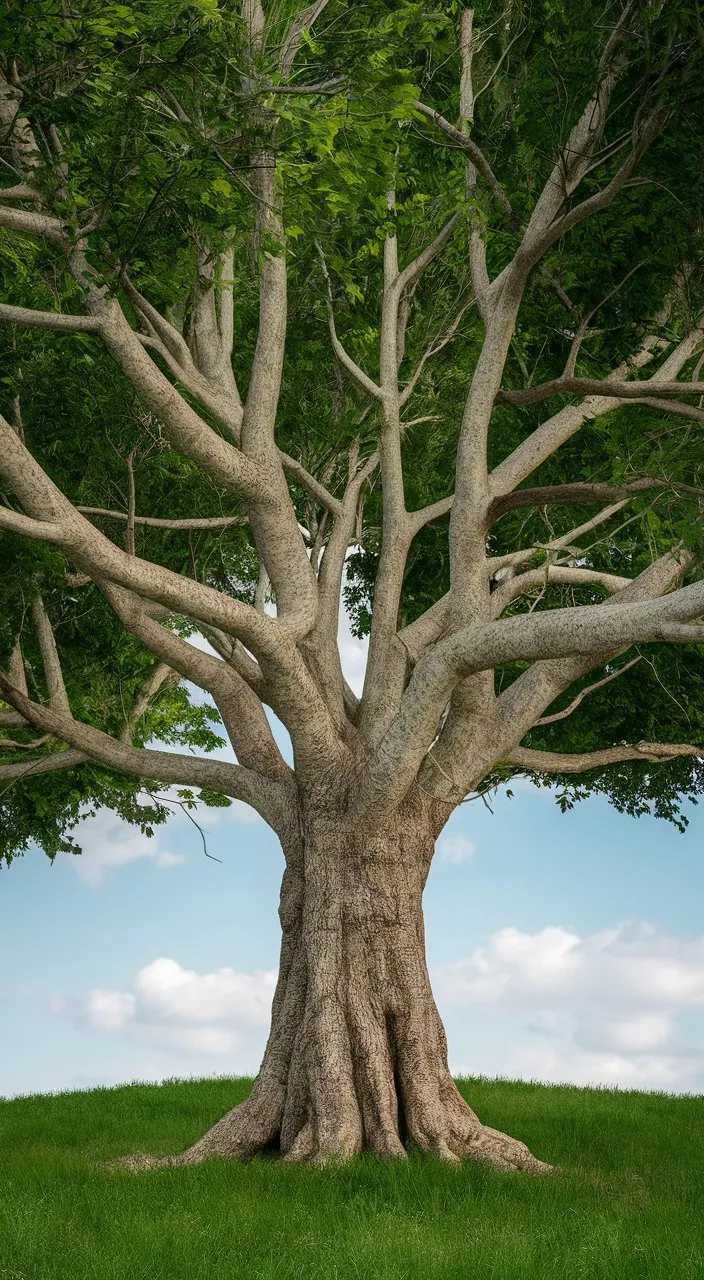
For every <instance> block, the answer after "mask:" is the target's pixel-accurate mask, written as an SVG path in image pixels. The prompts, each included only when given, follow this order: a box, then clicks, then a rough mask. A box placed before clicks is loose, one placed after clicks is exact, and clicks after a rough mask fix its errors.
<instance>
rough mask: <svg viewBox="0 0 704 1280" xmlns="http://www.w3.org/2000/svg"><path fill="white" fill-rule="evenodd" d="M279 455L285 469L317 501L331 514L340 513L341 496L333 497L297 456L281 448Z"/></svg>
mask: <svg viewBox="0 0 704 1280" xmlns="http://www.w3.org/2000/svg"><path fill="white" fill-rule="evenodd" d="M279 457H280V458H281V465H282V467H283V469H284V471H286V472H287V474H288V475H290V476H291V477H292V479H293V480H296V481H298V483H299V484H300V485H301V486H302V488H304V489H307V490H308V493H309V494H310V495H311V497H312V498H314V499H315V501H316V502H318V503H320V506H321V507H324V508H325V510H326V511H329V512H330V513H331V515H334V516H336V515H339V514H340V511H341V509H342V503H341V502H340V500H339V498H335V497H333V495H332V494H331V493H330V492H329V491H328V490H327V489H326V488H325V485H324V484H321V483H320V481H319V480H317V479H316V478H315V476H313V475H311V473H310V471H307V470H306V468H305V467H304V466H303V463H302V462H299V461H298V459H297V458H292V457H291V456H290V454H288V453H284V452H283V451H282V450H281V449H280V450H279Z"/></svg>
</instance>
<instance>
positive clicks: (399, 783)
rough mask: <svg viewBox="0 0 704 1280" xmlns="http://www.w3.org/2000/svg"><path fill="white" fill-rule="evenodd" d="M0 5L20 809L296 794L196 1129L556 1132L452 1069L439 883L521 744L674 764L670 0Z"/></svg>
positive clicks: (674, 250)
mask: <svg viewBox="0 0 704 1280" xmlns="http://www.w3.org/2000/svg"><path fill="white" fill-rule="evenodd" d="M8 9H9V11H10V12H11V14H12V16H13V22H12V30H11V32H10V33H7V32H6V33H5V35H4V37H3V39H4V60H3V63H2V66H3V73H2V79H1V80H0V124H1V125H2V129H3V131H4V132H3V138H4V147H5V164H4V169H3V171H4V173H5V174H6V175H7V181H8V182H9V185H7V186H6V187H5V188H4V190H3V191H2V193H1V196H0V228H2V229H3V236H2V241H1V243H0V254H1V255H2V256H1V261H2V269H3V273H4V276H5V280H6V297H7V298H8V301H6V302H4V303H3V304H2V305H1V306H0V319H1V320H2V321H3V322H5V323H4V328H3V339H2V340H3V343H4V348H5V356H6V366H5V367H6V376H5V378H4V393H3V394H4V397H5V401H6V414H7V416H6V417H4V418H2V419H1V420H0V441H1V446H2V447H1V451H0V474H1V475H2V479H3V487H4V489H3V495H2V505H1V506H0V529H2V530H4V533H3V534H2V535H0V536H1V537H2V539H3V551H4V558H5V564H6V572H5V575H4V580H3V585H2V588H0V589H1V590H2V593H3V601H4V605H5V610H4V620H3V623H2V633H1V634H0V644H1V645H2V647H3V652H4V655H5V669H4V670H2V671H1V672H0V693H1V694H2V698H3V699H4V703H5V707H6V709H5V710H0V717H1V719H2V724H3V725H4V726H5V728H6V731H7V732H8V733H9V734H10V735H11V736H9V737H8V738H6V739H4V740H3V741H2V744H1V748H0V749H1V751H2V760H3V761H4V763H0V781H1V782H2V784H3V786H4V787H5V791H4V792H3V795H2V796H1V797H0V802H1V803H2V804H3V806H4V813H5V817H6V828H5V829H6V835H5V844H4V851H5V854H6V856H7V857H10V856H11V855H12V854H13V853H16V852H20V851H21V850H22V849H23V848H25V847H26V846H27V843H28V842H29V841H30V840H31V839H33V838H40V840H41V842H42V843H43V844H44V847H45V848H46V849H47V852H48V853H49V854H50V855H51V856H53V854H54V853H55V852H56V851H57V850H59V849H62V848H75V845H74V844H73V842H72V840H71V837H70V830H71V828H72V827H73V826H74V825H75V823H76V821H77V819H78V817H79V816H80V814H81V813H82V812H85V808H86V806H87V805H90V804H97V803H103V804H109V805H111V806H112V807H113V808H115V809H116V810H117V811H118V812H120V813H122V814H123V815H124V816H126V817H128V818H129V819H130V820H131V821H135V822H139V823H141V824H142V825H143V826H145V827H148V826H149V825H150V824H151V823H153V822H155V821H160V820H163V818H164V815H165V812H166V806H167V804H168V801H169V798H170V797H169V795H167V796H166V798H164V797H163V796H161V795H160V794H159V793H158V791H155V788H158V787H159V786H161V785H166V786H169V785H172V786H175V787H176V788H178V789H179V790H178V791H177V793H176V796H177V799H178V800H180V802H181V803H184V804H192V803H195V801H196V799H197V798H200V799H202V800H203V801H204V802H205V803H227V798H228V797H236V798H238V799H240V800H243V801H245V802H246V803H248V804H250V805H252V806H253V807H254V808H255V809H256V810H257V811H258V812H259V813H260V814H261V815H262V817H263V818H264V819H265V820H266V821H267V822H268V823H269V825H270V826H271V827H272V829H273V830H274V831H275V832H276V834H277V836H278V837H279V839H280V841H281V845H282V848H283V851H284V855H285V860H286V870H285V874H284V879H283V885H282V891H281V905H280V918H281V925H282V935H283V938H282V950H281V963H280V970H279V979H278V985H277V989H276V994H275V997H274V1004H273V1011H272V1026H271V1033H270V1037H269V1042H268V1045H267V1049H266V1053H265V1057H264V1060H263V1063H262V1066H261V1070H260V1073H259V1076H258V1078H257V1081H256V1083H255V1086H254V1089H253V1091H252V1094H251V1097H250V1098H249V1099H248V1100H247V1101H246V1102H245V1103H243V1104H241V1105H240V1106H238V1107H236V1108H235V1109H234V1110H233V1111H232V1112H230V1113H229V1114H228V1115H227V1116H225V1117H224V1118H223V1119H222V1120H220V1121H219V1122H218V1123H217V1124H216V1125H215V1126H214V1128H213V1129H211V1130H210V1131H209V1133H207V1134H206V1135H205V1136H204V1137H203V1138H202V1139H201V1140H200V1141H199V1142H198V1143H196V1145H195V1146H194V1147H192V1148H191V1149H190V1150H189V1151H187V1152H185V1153H184V1154H183V1156H181V1157H179V1160H180V1161H181V1162H184V1163H192V1162H196V1161H199V1160H201V1159H204V1158H205V1157H207V1156H209V1155H213V1154H220V1155H227V1156H235V1157H242V1158H244V1157H249V1156H251V1155H253V1154H254V1153H256V1152H257V1151H259V1150H262V1149H264V1148H266V1147H270V1146H272V1145H277V1146H278V1147H279V1149H280V1150H281V1152H282V1153H283V1154H284V1155H285V1157H286V1158H287V1159H289V1160H315V1161H318V1162H323V1161H327V1160H338V1159H343V1158H346V1157H349V1156H351V1155H352V1154H354V1153H356V1152H358V1151H360V1150H361V1149H363V1148H368V1149H370V1150H372V1151H374V1152H375V1153H377V1154H379V1155H385V1156H386V1155H402V1154H403V1152H404V1150H405V1145H406V1143H407V1142H410V1143H413V1144H415V1145H416V1146H417V1147H419V1148H420V1149H422V1150H425V1151H430V1152H434V1153H436V1154H437V1155H439V1156H441V1157H443V1158H445V1159H449V1160H456V1159H458V1158H460V1157H464V1156H474V1157H477V1158H480V1159H483V1160H486V1161H489V1162H490V1163H492V1164H493V1165H495V1166H497V1167H499V1168H521V1169H531V1170H535V1171H539V1170H541V1169H543V1168H546V1167H547V1166H545V1165H543V1164H542V1162H541V1161H539V1160H538V1159H536V1158H535V1157H534V1156H533V1155H531V1153H530V1152H529V1151H528V1150H527V1148H526V1147H525V1146H524V1145H523V1144H522V1143H521V1142H519V1141H518V1140H516V1139H514V1138H511V1137H508V1136H507V1135H504V1134H500V1133H498V1132H496V1131H494V1130H492V1129H489V1128H487V1127H486V1126H484V1125H482V1124H481V1123H480V1121H479V1120H478V1118H477V1117H476V1116H475V1115H474V1113H473V1112H472V1111H471V1110H470V1109H469V1108H468V1107H467V1105H466V1104H465V1102H464V1101H463V1100H462V1098H461V1097H460V1094H459V1093H458V1091H457V1089H456V1087H455V1085H454V1083H453V1081H452V1078H451V1076H450V1074H449V1071H448V1066H447V1047H446V1041H445V1035H444V1031H443V1028H442V1024H441V1021H440V1018H439V1016H438V1013H437V1009H436V1007H435V1003H434V1000H433V996H432V992H431V989H430V984H429V980H428V974H427V970H426V963H425V955H424V940H423V917H422V904H421V898H422V892H423V887H424V884H425V881H426V878H427V875H428V871H429V869H430V864H431V860H432V856H433V849H434V844H435V841H436V839H437V837H438V835H439V833H440V832H441V830H442V828H443V827H444V825H445V824H446V822H447V821H448V818H449V817H450V815H451V813H452V812H453V810H454V809H455V808H456V806H457V805H458V804H460V803H462V801H463V800H464V799H465V798H466V797H467V796H468V795H470V794H478V793H481V792H483V791H485V790H486V789H487V788H488V787H490V786H494V785H496V784H497V783H498V782H499V781H501V780H505V779H507V778H510V777H511V776H512V775H513V774H515V773H521V772H528V773H530V774H532V775H533V776H536V777H541V778H547V779H550V780H554V779H557V780H559V781H560V782H561V783H562V784H563V791H562V792H561V798H562V803H563V804H570V803H572V802H573V800H574V799H575V798H576V797H578V796H579V795H580V794H582V793H583V791H584V790H585V789H586V790H589V789H595V788H597V789H603V790H606V791H607V792H608V793H609V794H610V795H611V797H612V799H613V800H614V802H615V803H617V804H620V805H621V806H622V807H626V808H630V809H631V811H639V810H642V809H643V808H644V807H646V808H647V807H651V806H652V805H655V807H656V810H657V811H658V812H662V813H663V814H665V815H666V816H673V817H675V819H676V820H678V821H679V820H680V819H679V817H678V814H679V799H680V797H682V796H689V797H690V798H695V797H696V795H697V794H698V792H699V791H700V790H701V787H702V769H701V765H700V763H699V762H700V760H701V758H702V755H703V754H704V747H702V745H701V743H702V741H704V735H703V733H702V730H703V729H704V700H703V699H702V690H701V675H700V673H699V672H700V666H699V664H700V661H701V648H700V641H701V639H702V630H701V618H702V615H703V614H704V581H703V580H701V578H699V576H698V559H697V556H698V534H699V524H700V511H701V500H700V495H701V488H700V487H699V479H700V475H699V472H700V467H701V461H702V455H701V446H700V444H699V434H698V433H699V424H700V423H701V421H702V420H703V419H704V410H703V409H702V408H701V407H700V404H699V397H701V395H702V394H703V393H704V383H702V382H701V381H700V380H699V377H700V368H701V358H700V357H699V352H700V350H701V348H702V344H703V342H704V330H703V329H702V327H701V320H700V315H701V310H702V304H701V272H700V262H701V250H700V243H701V226H700V215H699V208H700V204H699V196H700V187H701V177H700V174H701V164H700V161H701V148H700V141H699V138H698V136H697V133H696V130H695V129H694V128H693V122H694V120H695V111H696V105H697V93H698V83H699V80H700V76H701V41H700V29H699V26H698V17H697V13H696V9H695V8H694V7H693V8H692V10H691V11H689V10H688V8H687V6H686V5H681V6H677V12H676V13H672V12H671V11H670V10H669V9H668V8H667V7H665V6H658V5H647V6H645V5H643V6H641V5H639V4H633V3H630V4H627V5H626V7H625V8H624V9H623V11H622V12H620V14H617V13H616V12H615V11H614V10H613V8H611V7H610V8H607V10H606V12H605V13H603V14H602V13H601V12H600V10H598V9H597V8H596V7H595V6H591V5H590V4H589V3H587V4H586V5H585V6H583V7H582V11H581V12H580V15H579V17H577V16H576V15H575V14H574V12H573V11H572V9H571V7H568V8H567V9H563V8H562V7H561V6H560V5H559V4H557V5H555V4H549V5H548V4H546V5H545V6H544V7H543V8H541V9H540V12H539V13H536V14H532V13H529V12H527V11H524V10H523V9H522V8H521V6H520V4H513V3H512V4H511V5H510V6H509V7H508V8H506V9H501V8H495V7H494V6H493V4H492V3H491V2H490V0H487V3H486V5H485V7H484V8H482V9H481V11H479V12H478V13H477V15H476V20H475V15H474V14H473V12H472V11H469V10H467V11H461V10H460V9H459V8H457V7H456V6H455V4H454V3H445V4H444V5H443V6H441V7H440V9H439V10H437V11H433V12H428V11H426V10H425V9H424V7H423V6H422V5H421V4H417V3H411V2H410V0H404V3H401V4H395V5H389V4H387V3H386V2H385V0H369V2H368V3H366V2H365V3H361V4H359V5H355V6H354V7H353V8H352V9H347V8H345V6H344V5H343V4H342V3H340V2H338V0H327V2H326V0H315V2H314V3H312V4H311V5H309V6H308V7H307V8H304V9H296V8H295V6H292V5H290V4H288V3H287V0H271V4H270V7H269V9H268V10H267V11H265V10H263V9H262V6H261V4H260V3H259V0H243V3H242V5H241V6H240V5H235V4H234V3H229V2H228V0H220V3H219V4H218V2H217V0H199V2H198V3H186V2H185V0H183V2H182V3H176V4H174V3H169V4H168V5H166V4H164V3H161V0H156V2H155V0H150V3H149V4H142V3H140V2H139V0H130V3H124V4H116V3H107V4H106V3H104V2H103V0H101V3H100V4H95V3H93V0H76V2H75V3H73V4H64V3H62V4H60V5H59V4H56V3H55V2H54V0H24V3H23V4H22V5H21V7H18V6H13V5H10V6H9V7H8ZM558 62H559V63H560V64H561V65H562V67H565V66H566V64H568V65H567V67H566V71H565V74H564V75H563V73H562V72H561V70H560V66H559V65H558ZM419 86H422V87H419ZM480 143H481V145H480ZM289 295H290V302H289V303H287V296H289ZM287 306H288V318H287ZM597 313H598V316H597ZM285 344H286V352H285V350H284V348H285ZM546 402H548V404H549V406H550V407H549V409H545V408H544V405H545V403H546ZM411 405H413V407H411ZM526 481H528V482H529V485H528V486H526V484H525V482H526ZM147 512H148V514H146V513H147ZM605 531H606V532H605ZM346 565H348V578H347V584H346V587H345V574H346ZM343 588H344V589H346V591H347V593H348V602H349V606H350V608H351V609H352V610H353V611H354V613H355V616H356V618H357V624H358V626H359V627H360V628H361V629H362V630H364V629H365V628H367V629H369V632H370V644H369V661H368V667H367V673H366V679H365V685H364V693H363V696H362V697H361V699H358V698H357V697H356V696H355V695H354V693H353V692H352V691H351V689H350V688H349V687H348V686H347V684H346V682H345V679H344V675H343V672H342V669H341V664H340V656H339V651H338V646H337V628H338V617H339V610H340V599H341V593H342V590H343ZM267 599H271V600H273V601H275V605H276V614H275V616H272V614H271V610H270V611H269V612H267V611H266V610H265V607H264V606H265V604H266V601H267ZM196 631H197V632H200V633H201V634H202V635H203V636H205V637H206V638H207V639H208V641H209V642H210V646H211V652H205V651H203V650H202V649H200V648H196V647H195V646H194V645H193V644H191V643H190V642H189V639H188V637H189V635H191V634H193V633H194V632H196ZM642 646H646V647H645V649H642V648H641V647H642ZM215 655H217V656H215ZM636 662H638V663H639V664H641V663H642V665H639V666H635V663H636ZM644 671H647V673H648V674H647V676H646V675H644V674H643V673H644ZM183 681H189V682H191V683H192V684H195V685H196V686H199V687H200V689H202V690H204V691H205V692H206V693H207V694H208V695H210V697H211V698H212V700H213V702H214V704H215V707H216V708H217V713H218V715H217V717H216V718H215V719H213V717H214V715H215V713H214V712H213V713H209V712H208V710H207V709H204V708H203V707H201V706H198V705H194V704H192V703H191V702H190V701H189V698H188V695H187V693H186V691H185V690H184V686H183V683H182V682H183ZM673 687H674V688H676V690H677V693H676V694H675V693H673V691H672V690H673ZM621 691H623V692H621ZM267 710H270V711H273V712H274V713H275V715H276V716H277V717H278V718H279V719H280V720H281V721H282V722H283V724H284V725H285V727H286V729H287V731H288V733H289V735H290V738H291V742H292V747H293V759H294V765H293V768H291V767H289V765H288V764H287V763H286V762H285V761H284V759H283V757H282V755H281V753H280V751H279V748H278V746H277V744H276V742H275V739H274V737H273V734H272V731H271V727H270V722H269V719H268V717H267ZM218 719H219V720H220V721H221V722H222V725H223V726H224V729H225V731H226V733H227V736H228V738H229V740H230V742H231V743H232V746H233V748H234V751H235V753H236V757H237V761H238V763H237V764H229V763H224V762H222V761H218V760H213V759H208V758H207V753H208V751H209V750H210V749H211V748H212V747H213V746H214V745H215V744H216V743H217V742H218V741H219V739H218V737H217V734H216V729H215V724H216V721H217V720H218ZM629 727H631V728H632V729H635V732H636V735H637V734H638V733H639V732H640V733H641V735H642V736H641V737H637V736H636V740H633V739H631V740H628V739H627V738H626V737H625V734H626V733H627V732H628V730H629ZM653 727H654V729H655V733H654V734H653ZM645 734H647V735H648V736H647V737H646V736H644V735H645ZM37 735H38V736H37ZM155 738H156V739H161V740H162V741H163V740H167V741H170V742H171V743H172V744H178V743H186V744H189V745H191V746H198V747H200V748H201V749H202V750H203V751H204V752H205V755H201V756H200V757H196V756H194V755H192V754H179V753H178V752H174V751H162V750H157V749H155V748H153V747H151V746H149V745H147V744H148V743H149V742H150V741H153V740H154V739H155ZM676 738H681V739H682V740H676ZM575 778H576V779H577V783H576V784H575V785H572V783H574V779H575ZM195 791H197V792H198V797H196V795H195V794H194V792H195ZM145 792H146V793H147V795H148V796H149V797H150V799H149V803H147V804H145V802H144V794H145Z"/></svg>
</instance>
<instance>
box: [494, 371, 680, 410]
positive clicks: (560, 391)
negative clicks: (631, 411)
mask: <svg viewBox="0 0 704 1280" xmlns="http://www.w3.org/2000/svg"><path fill="white" fill-rule="evenodd" d="M645 385H646V386H647V389H648V391H652V392H653V394H654V395H655V396H680V395H681V396H701V395H704V382H676V381H673V382H669V381H668V382H665V381H660V380H658V378H657V376H654V377H653V378H647V379H646V380H645ZM643 389H644V383H643V382H616V381H610V380H609V379H608V378H604V379H603V380H600V379H599V378H553V379H552V381H551V382H542V383H539V384H538V385H537V386H535V387H525V388H524V389H523V390H522V391H499V392H498V394H497V396H496V399H497V402H498V403H499V404H511V405H526V404H536V403H537V401H538V400H547V399H548V397H549V396H562V395H578V396H599V397H600V398H605V397H613V398H615V399H617V400H638V399H639V398H640V397H641V396H642V394H643Z"/></svg>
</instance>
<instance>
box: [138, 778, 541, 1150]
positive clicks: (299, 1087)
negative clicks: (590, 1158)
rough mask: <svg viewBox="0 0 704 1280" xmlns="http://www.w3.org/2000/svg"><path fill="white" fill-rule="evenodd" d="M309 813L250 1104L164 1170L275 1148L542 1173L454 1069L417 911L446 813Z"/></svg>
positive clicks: (290, 858) (422, 807)
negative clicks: (375, 818)
mask: <svg viewBox="0 0 704 1280" xmlns="http://www.w3.org/2000/svg"><path fill="white" fill-rule="evenodd" d="M306 808H307V812H306V814H305V836H304V838H303V840H302V842H301V844H299V845H298V846H297V847H296V846H294V847H292V848H289V849H287V851H286V852H287V869H286V872H285V875H284V879H283V885H282V890H281V902H280V910H279V914H280V919H281V925H282V933H283V938H282V947H281V964H280V970H279V980H278V984H277V988H276V993H275V996H274V1003H273V1009H272V1023H271V1031H270V1035H269V1041H268V1044H267V1047H266V1052H265V1054H264V1059H263V1062H262V1066H261V1069H260V1072H259V1075H258V1076H257V1079H256V1081H255V1084H254V1087H253V1089H252V1093H251V1095H250V1097H249V1098H248V1099H247V1100H246V1101H245V1102H243V1103H240V1104H239V1106H237V1107H235V1108H234V1109H233V1110H232V1111H230V1112H228V1114H227V1115H225V1116H223V1118H222V1119H221V1120H219V1121H218V1122H217V1124H215V1125H214V1126H213V1128H212V1129H210V1130H209V1131H208V1132H207V1133H206V1134H205V1135H204V1136H203V1137H202V1138H201V1139H200V1140H199V1141H198V1142H197V1143H196V1144H195V1145H194V1146H193V1147H191V1148H189V1150H188V1151H185V1152H184V1153H183V1154H182V1155H180V1156H178V1157H176V1158H175V1159H174V1160H173V1161H169V1162H170V1163H177V1164H195V1163H198V1162H200V1161H201V1160H205V1159H208V1158H209V1157H211V1156H228V1157H233V1158H239V1159H248V1158H250V1157H251V1156H253V1155H254V1154H256V1153H257V1152H258V1151H262V1150H265V1149H269V1150H276V1151H278V1152H280V1153H281V1155H282V1156H283V1157H284V1158H285V1159H286V1160H289V1161H311V1162H314V1163H327V1162H331V1161H340V1160H346V1159H348V1158H349V1157H351V1156H353V1155H356V1154H357V1153H358V1152H361V1151H372V1152H374V1153H375V1154H376V1155H378V1156H403V1155H405V1153H406V1148H407V1147H408V1146H415V1147H417V1148H419V1149H420V1150H422V1151H426V1152H430V1153H432V1154H434V1155H437V1156H440V1157H441V1158H442V1159H445V1160H451V1161H456V1160H459V1159H460V1158H461V1157H464V1156H472V1157H475V1158H478V1159H481V1160H485V1161H488V1162H489V1163H491V1164H493V1165H494V1166H495V1167H497V1168H499V1169H527V1170H531V1171H534V1172H541V1171H547V1170H548V1169H549V1168H550V1166H549V1165H546V1164H543V1163H542V1162H541V1161H539V1160H536V1159H535V1157H534V1156H532V1155H531V1153H530V1151H529V1150H528V1148H527V1147H526V1146H525V1145H524V1144H523V1143H522V1142H519V1141H518V1140H516V1139H514V1138H510V1137H508V1136H507V1135H505V1134H503V1133H499V1132H497V1131H496V1130H494V1129H489V1128H487V1127H485V1126H484V1125H482V1124H481V1123H480V1121H479V1120H478V1119H477V1117H476V1115H475V1114H474V1112H473V1111H472V1110H470V1108H469V1107H468V1106H467V1104H466V1102H465V1101H464V1099H463V1098H462V1097H461V1095H460V1093H459V1091H458V1089H457V1086H456V1085H455V1083H454V1081H453V1079H452V1076H451V1075H450V1072H449V1069H448V1065H447V1041H446V1038H445V1032H444V1029H443V1025H442V1022H441V1020H440V1016H439V1014H438V1011H437V1008H436V1005H435V1001H434V999H433V994H432V991H431V988H430V981H429V978H428V970H427V967H426V961H425V937H424V928H423V910H422V901H421V899H422V893H423V888H424V886H425V881H426V879H427V875H428V871H429V868H430V862H431V859H432V854H433V848H434V842H435V837H436V835H437V831H438V830H439V828H440V827H441V826H442V823H443V821H444V818H445V816H446V815H443V818H442V819H440V821H439V822H438V821H436V822H435V823H434V822H433V820H432V816H431V810H430V806H429V804H428V802H427V800H426V799H425V797H423V796H422V794H421V793H420V792H417V794H416V796H415V797H414V798H412V799H410V800H407V801H406V802H405V804H404V808H403V810H402V811H401V812H399V813H398V814H396V816H395V819H394V821H393V823H392V824H390V826H389V827H388V828H386V829H384V830H382V831H377V832H375V833H374V834H373V835H371V834H369V833H368V832H365V833H361V832H359V831H355V830H353V829H352V827H351V826H350V825H349V824H348V823H346V821H345V818H344V816H341V814H340V810H339V809H338V811H337V812H335V811H334V810H333V809H331V808H330V807H329V803H328V805H323V804H322V803H317V804H316V803H311V804H308V805H307V806H306ZM161 1162H162V1161H159V1163H161ZM147 1163H154V1160H153V1159H150V1158H148V1157H133V1158H132V1166H133V1167H144V1166H145V1165H146V1164H147Z"/></svg>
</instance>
